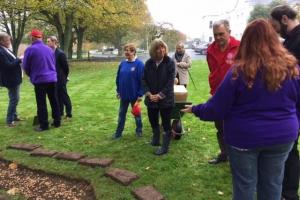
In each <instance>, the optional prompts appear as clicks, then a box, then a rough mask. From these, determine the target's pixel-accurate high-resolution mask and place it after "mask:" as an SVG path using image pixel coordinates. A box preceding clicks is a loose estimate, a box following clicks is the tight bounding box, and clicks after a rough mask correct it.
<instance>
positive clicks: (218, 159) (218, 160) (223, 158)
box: [208, 155, 228, 165]
mask: <svg viewBox="0 0 300 200" xmlns="http://www.w3.org/2000/svg"><path fill="white" fill-rule="evenodd" d="M227 160H228V159H227V156H222V155H218V156H217V157H216V158H213V159H211V160H210V161H208V163H209V164H213V165H216V164H220V163H222V162H227Z"/></svg>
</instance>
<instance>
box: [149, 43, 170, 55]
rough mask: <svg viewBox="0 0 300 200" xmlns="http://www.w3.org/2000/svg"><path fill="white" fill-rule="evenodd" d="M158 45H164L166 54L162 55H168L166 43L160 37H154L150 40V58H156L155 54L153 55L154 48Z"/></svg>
mask: <svg viewBox="0 0 300 200" xmlns="http://www.w3.org/2000/svg"><path fill="white" fill-rule="evenodd" d="M159 47H164V48H165V49H166V54H165V55H164V56H167V55H168V52H169V49H168V46H167V44H166V43H165V42H164V41H163V40H162V39H155V40H153V41H152V43H151V46H150V49H149V54H150V57H151V58H153V59H156V56H155V55H156V50H157V49H158V48H159Z"/></svg>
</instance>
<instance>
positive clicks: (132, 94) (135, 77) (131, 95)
mask: <svg viewBox="0 0 300 200" xmlns="http://www.w3.org/2000/svg"><path fill="white" fill-rule="evenodd" d="M143 72H144V63H143V62H142V61H140V60H139V59H135V61H133V62H128V61H126V60H123V61H122V62H121V63H120V65H119V69H118V73H117V77H116V85H117V93H118V94H119V95H120V97H121V99H122V100H126V101H134V100H136V99H137V98H138V97H142V96H143V95H144V91H143V87H142V76H143Z"/></svg>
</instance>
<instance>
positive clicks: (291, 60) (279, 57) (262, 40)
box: [233, 19, 299, 91]
mask: <svg viewBox="0 0 300 200" xmlns="http://www.w3.org/2000/svg"><path fill="white" fill-rule="evenodd" d="M258 70H261V71H262V72H263V78H264V81H265V83H266V85H267V87H268V89H269V90H272V91H274V90H277V89H279V88H280V87H281V83H282V82H283V81H284V80H286V79H288V78H296V77H297V76H299V70H298V67H297V59H296V58H295V57H294V56H293V55H292V54H290V53H289V52H288V51H287V50H286V49H285V48H284V47H283V45H282V44H281V42H280V40H279V38H278V35H277V33H276V32H275V30H274V29H273V27H272V25H271V24H270V23H269V22H268V21H267V20H264V19H257V20H254V21H253V22H251V23H250V24H248V26H247V28H246V30H245V31H244V33H243V36H242V40H241V43H240V47H239V50H238V52H237V54H236V57H235V65H234V67H233V79H236V78H237V77H238V76H239V74H242V75H243V77H244V78H245V82H246V84H247V87H248V88H249V89H251V88H252V85H253V82H254V80H255V78H256V75H257V72H258Z"/></svg>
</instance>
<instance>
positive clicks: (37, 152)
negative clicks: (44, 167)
mask: <svg viewBox="0 0 300 200" xmlns="http://www.w3.org/2000/svg"><path fill="white" fill-rule="evenodd" d="M56 153H57V151H53V150H48V149H43V148H37V149H35V150H33V151H31V152H30V155H31V156H45V157H52V156H54V155H55V154H56Z"/></svg>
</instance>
